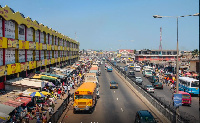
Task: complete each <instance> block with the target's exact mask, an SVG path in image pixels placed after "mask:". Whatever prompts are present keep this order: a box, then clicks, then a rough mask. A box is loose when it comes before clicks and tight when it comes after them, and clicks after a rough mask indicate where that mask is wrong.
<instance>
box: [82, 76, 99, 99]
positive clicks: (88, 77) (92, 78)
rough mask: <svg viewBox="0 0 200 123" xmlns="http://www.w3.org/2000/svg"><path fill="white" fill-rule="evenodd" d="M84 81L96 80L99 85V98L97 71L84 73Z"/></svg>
mask: <svg viewBox="0 0 200 123" xmlns="http://www.w3.org/2000/svg"><path fill="white" fill-rule="evenodd" d="M84 82H94V83H96V84H97V85H96V86H97V98H99V87H100V85H99V80H98V77H97V76H96V74H95V73H86V74H85V75H84Z"/></svg>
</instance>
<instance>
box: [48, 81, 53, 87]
mask: <svg viewBox="0 0 200 123" xmlns="http://www.w3.org/2000/svg"><path fill="white" fill-rule="evenodd" d="M47 85H48V86H51V87H52V86H55V85H54V84H53V83H52V82H48V83H47Z"/></svg>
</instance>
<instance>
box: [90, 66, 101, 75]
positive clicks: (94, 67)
mask: <svg viewBox="0 0 200 123" xmlns="http://www.w3.org/2000/svg"><path fill="white" fill-rule="evenodd" d="M89 73H96V75H98V76H100V71H99V67H98V66H97V65H92V67H91V68H90V71H89Z"/></svg>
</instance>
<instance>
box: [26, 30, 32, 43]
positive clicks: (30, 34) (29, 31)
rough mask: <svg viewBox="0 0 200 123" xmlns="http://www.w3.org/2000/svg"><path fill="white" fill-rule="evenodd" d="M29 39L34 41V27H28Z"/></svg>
mask: <svg viewBox="0 0 200 123" xmlns="http://www.w3.org/2000/svg"><path fill="white" fill-rule="evenodd" d="M26 35H27V41H33V29H32V28H27V33H26Z"/></svg>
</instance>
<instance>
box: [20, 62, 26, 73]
mask: <svg viewBox="0 0 200 123" xmlns="http://www.w3.org/2000/svg"><path fill="white" fill-rule="evenodd" d="M26 64H27V63H26V62H22V63H21V66H20V69H21V71H26V69H27V66H26Z"/></svg>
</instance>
